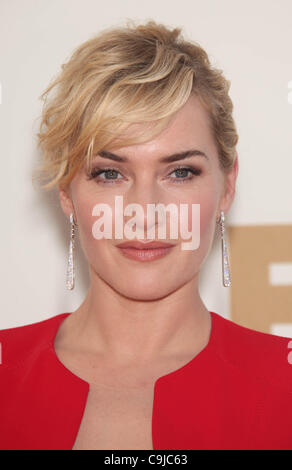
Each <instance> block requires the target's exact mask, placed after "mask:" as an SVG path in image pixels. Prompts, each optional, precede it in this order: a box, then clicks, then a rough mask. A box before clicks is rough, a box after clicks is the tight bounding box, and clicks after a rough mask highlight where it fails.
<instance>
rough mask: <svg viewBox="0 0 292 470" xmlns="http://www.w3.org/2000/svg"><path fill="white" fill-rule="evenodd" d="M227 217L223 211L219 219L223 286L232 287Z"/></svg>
mask: <svg viewBox="0 0 292 470" xmlns="http://www.w3.org/2000/svg"><path fill="white" fill-rule="evenodd" d="M224 222H225V215H224V211H221V216H220V219H219V224H220V229H221V251H222V277H223V286H224V287H230V286H231V278H230V266H229V259H228V252H227V243H226V240H225V236H224V235H225V226H224Z"/></svg>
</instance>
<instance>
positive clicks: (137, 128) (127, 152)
mask: <svg viewBox="0 0 292 470" xmlns="http://www.w3.org/2000/svg"><path fill="white" fill-rule="evenodd" d="M141 131H142V132H143V123H138V124H132V125H131V126H130V127H129V128H128V129H127V131H126V134H127V135H130V136H133V135H135V132H139V133H140V132H141ZM192 148H195V149H199V150H201V151H202V152H204V153H206V154H207V155H209V156H210V158H211V156H212V155H213V158H215V156H216V152H217V148H216V144H215V141H214V138H213V136H212V132H211V127H210V118H209V115H208V112H207V110H206V109H205V108H204V106H203V105H202V104H201V102H200V100H199V98H198V97H196V96H194V95H192V96H191V97H190V98H189V99H188V101H187V102H186V103H185V104H184V106H182V107H181V108H180V109H179V111H177V112H176V113H175V114H174V115H173V116H172V118H171V120H170V122H169V124H168V125H167V127H166V128H165V129H164V130H163V131H162V132H161V133H160V134H159V135H158V136H156V137H155V138H153V139H152V140H149V141H148V142H144V143H139V144H134V145H129V146H125V147H119V148H117V147H115V148H113V149H108V150H109V151H110V150H112V151H113V152H114V153H115V154H118V155H120V156H123V157H126V158H127V159H128V160H131V161H135V160H136V159H140V157H141V155H143V156H144V157H145V156H147V160H148V161H149V160H151V159H152V160H153V161H156V160H157V158H159V157H163V156H164V155H169V154H173V153H174V152H180V151H185V150H188V149H192Z"/></svg>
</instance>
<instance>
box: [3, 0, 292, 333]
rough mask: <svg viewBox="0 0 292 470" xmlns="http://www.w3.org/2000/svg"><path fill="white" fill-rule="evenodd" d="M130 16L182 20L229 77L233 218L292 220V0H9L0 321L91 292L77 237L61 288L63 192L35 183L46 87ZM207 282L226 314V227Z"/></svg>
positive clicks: (203, 286) (34, 314)
mask: <svg viewBox="0 0 292 470" xmlns="http://www.w3.org/2000/svg"><path fill="white" fill-rule="evenodd" d="M126 18H133V19H134V20H138V21H143V22H144V21H145V20H147V19H150V18H153V19H155V20H157V21H160V22H162V23H165V24H166V25H169V26H181V27H183V32H184V34H185V36H186V37H187V38H188V39H192V40H195V41H197V42H199V44H201V45H202V47H204V48H205V49H206V51H207V52H208V54H209V56H210V58H211V60H212V62H213V63H214V64H215V65H216V66H217V67H219V68H222V69H223V70H224V73H225V76H226V77H227V78H228V79H229V80H231V83H232V85H231V91H230V94H231V97H232V99H233V102H234V106H235V111H234V116H235V119H236V123H237V127H238V132H239V143H238V147H237V148H238V154H239V176H238V180H237V194H236V197H235V201H234V203H233V206H232V208H231V210H230V212H229V213H228V214H227V224H232V225H241V224H243V225H246V224H251V225H252V224H278V223H280V224H291V223H292V184H291V177H292V152H291V150H292V131H291V124H292V2H291V0H279V1H278V2H275V1H274V0H245V1H244V2H239V1H234V0H204V2H202V1H201V0H200V1H196V0H180V1H179V2H171V1H169V0H159V1H157V0H147V2H137V1H136V0H120V1H119V0H107V1H106V2H102V1H97V0H82V1H78V0H50V1H47V0H25V1H23V0H1V3H0V20H1V27H0V57H1V63H0V83H1V104H0V129H1V139H0V145H1V279H0V285H1V297H0V299H1V305H0V312H1V315H0V328H8V327H12V326H18V325H24V324H28V323H32V322H36V321H40V320H43V319H45V318H49V317H52V316H54V315H57V314H59V313H62V312H70V311H72V310H75V309H76V308H77V307H78V306H79V305H80V303H81V302H82V300H83V298H84V296H85V293H86V289H87V286H88V273H87V266H86V262H85V260H84V258H83V254H82V253H81V249H80V246H79V245H78V244H77V251H78V252H79V254H78V256H77V273H76V287H75V290H74V291H73V292H69V291H67V290H66V288H65V271H66V262H67V252H68V243H69V241H68V240H69V224H68V221H67V220H66V219H65V216H64V215H63V212H62V211H61V208H60V206H59V202H58V198H57V197H56V193H51V194H49V195H48V194H44V193H39V192H38V191H36V190H35V189H34V188H33V186H32V183H31V173H32V169H33V166H34V164H35V162H36V160H37V158H38V153H37V149H36V138H35V134H36V132H37V131H38V123H39V115H40V112H41V101H40V100H39V96H40V94H41V93H42V91H43V90H44V89H45V87H46V86H47V85H48V84H49V81H50V80H51V79H52V77H53V76H54V75H56V74H57V73H58V71H59V70H60V65H61V64H62V63H63V62H64V61H65V60H66V59H68V58H69V56H70V55H71V53H72V51H73V49H74V48H75V47H76V46H78V45H79V44H80V43H82V42H83V41H85V40H87V39H88V38H89V37H91V36H92V35H93V34H95V33H97V32H98V31H99V30H100V29H102V28H106V27H109V26H114V25H120V24H121V23H123V22H124V21H125V19H126ZM291 242H292V241H291ZM291 249H292V243H291ZM290 268H291V266H290ZM231 269H232V266H231ZM291 271H292V269H291V270H290V279H291V277H292V275H291ZM291 284H292V281H291ZM200 290H201V294H202V297H203V300H204V301H205V303H206V305H207V307H208V308H209V310H213V311H216V312H218V313H219V314H221V315H222V316H225V317H227V318H228V317H229V295H230V293H229V290H228V288H224V287H223V286H222V280H221V252H220V243H219V239H218V240H217V241H216V242H215V243H214V247H213V250H212V252H211V254H210V256H209V258H208V260H207V261H206V263H205V266H204V268H203V272H202V274H201V281H200ZM283 334H284V333H283Z"/></svg>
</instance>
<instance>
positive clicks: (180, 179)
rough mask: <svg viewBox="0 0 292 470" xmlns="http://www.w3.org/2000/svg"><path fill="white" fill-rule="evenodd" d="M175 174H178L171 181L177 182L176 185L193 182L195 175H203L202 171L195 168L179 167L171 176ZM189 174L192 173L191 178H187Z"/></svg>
mask: <svg viewBox="0 0 292 470" xmlns="http://www.w3.org/2000/svg"><path fill="white" fill-rule="evenodd" d="M173 173H175V174H176V177H175V178H170V179H173V180H175V181H174V182H175V183H184V182H187V181H190V180H192V179H193V178H194V176H195V175H196V176H199V175H200V174H201V173H202V170H200V169H199V168H194V167H178V168H176V169H175V170H173V171H172V172H171V173H170V174H171V175H172V174H173ZM188 173H191V176H187V174H188Z"/></svg>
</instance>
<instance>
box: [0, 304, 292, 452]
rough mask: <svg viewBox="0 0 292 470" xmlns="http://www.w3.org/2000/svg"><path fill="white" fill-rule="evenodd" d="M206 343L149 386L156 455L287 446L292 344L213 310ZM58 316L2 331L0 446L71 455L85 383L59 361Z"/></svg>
mask: <svg viewBox="0 0 292 470" xmlns="http://www.w3.org/2000/svg"><path fill="white" fill-rule="evenodd" d="M210 313H211V315H212V330H211V336H210V340H209V343H208V345H207V346H206V347H205V348H204V349H203V351H201V352H200V353H199V354H198V355H197V356H195V357H194V358H193V359H192V360H191V361H189V362H188V363H187V364H185V365H184V366H182V367H181V368H179V369H177V370H175V371H173V372H171V373H169V374H167V375H164V376H162V377H160V378H159V379H158V380H157V381H156V383H155V389H154V401H153V416H152V439H153V448H154V450H163V449H165V450H170V449H176V450H180V449H182V450H187V449H229V450H231V449H245V450H247V449H289V450H292V364H290V363H289V361H288V354H289V352H290V351H291V347H290V349H289V342H290V341H291V339H290V338H284V337H281V336H276V335H271V334H267V333H261V332H258V331H255V330H251V329H248V328H245V327H243V326H240V325H238V324H236V323H234V322H232V321H230V320H227V319H225V318H223V317H222V316H220V315H219V314H217V313H215V312H210ZM69 314H70V313H62V314H60V315H56V316H54V317H52V318H49V319H47V320H43V321H41V322H38V323H33V324H31V325H25V326H21V327H16V328H10V329H6V330H1V331H0V342H1V346H2V364H1V365H0V449H1V450H9V449H18V450H22V449H33V450H37V449H42V450H45V449H64V450H65V449H72V447H73V445H74V442H75V439H76V436H77V432H78V429H79V426H80V423H81V419H82V416H83V412H84V409H85V405H86V399H87V395H88V391H89V384H88V383H87V382H85V381H83V380H82V379H80V378H79V377H77V376H76V375H74V374H73V373H72V372H70V371H69V370H68V369H67V368H66V367H65V366H64V365H63V364H62V363H61V362H60V361H59V359H58V358H57V356H56V353H55V350H54V346H53V344H54V338H55V336H56V333H57V330H58V328H59V326H60V324H61V322H62V321H63V320H64V319H65V318H66V316H67V315H69Z"/></svg>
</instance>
